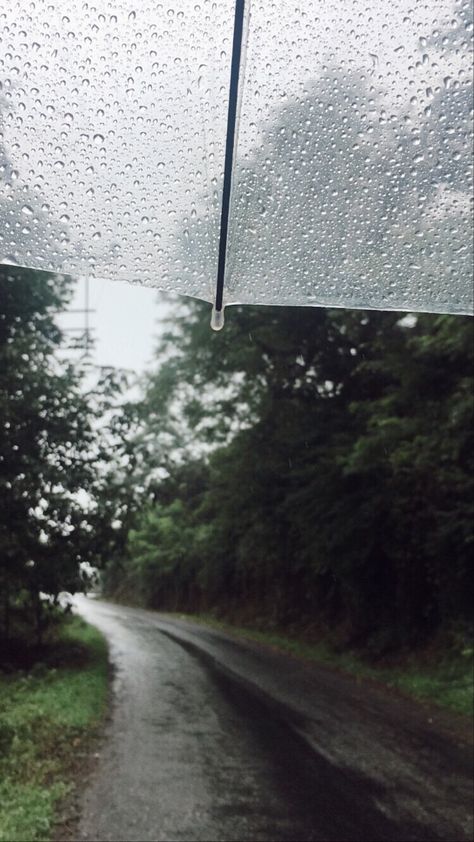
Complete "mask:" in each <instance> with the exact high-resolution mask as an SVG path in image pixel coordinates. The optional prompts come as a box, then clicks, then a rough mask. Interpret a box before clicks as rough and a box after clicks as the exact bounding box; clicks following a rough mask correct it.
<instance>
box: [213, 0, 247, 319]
mask: <svg viewBox="0 0 474 842" xmlns="http://www.w3.org/2000/svg"><path fill="white" fill-rule="evenodd" d="M244 11H245V0H235V17H234V39H233V44H232V61H231V68H230V87H229V107H228V110H227V136H226V143H225V163H224V186H223V190H222V209H221V227H220V235H219V262H218V266H217V284H216V300H215V306H214V309H215V311H216V312H218V313H219V312H221V310H222V304H223V297H224V274H225V262H226V252H227V236H228V229H229V211H230V193H231V187H232V165H233V160H234V147H235V123H236V118H237V102H238V94H239V76H240V57H241V53H242V35H243V28H244Z"/></svg>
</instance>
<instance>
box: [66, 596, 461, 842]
mask: <svg viewBox="0 0 474 842" xmlns="http://www.w3.org/2000/svg"><path fill="white" fill-rule="evenodd" d="M76 610H77V611H78V612H79V613H80V614H81V615H82V616H83V617H84V618H85V619H87V620H88V621H89V622H92V623H94V624H95V625H96V626H97V627H98V628H99V629H101V630H102V631H103V632H104V634H105V635H106V637H107V639H108V641H109V645H110V655H111V660H112V664H113V667H114V686H113V693H114V701H113V706H112V708H113V709H112V715H111V718H110V722H109V724H108V726H107V729H106V734H105V737H104V741H103V745H102V748H101V750H100V759H99V760H98V762H97V767H96V769H95V771H94V772H93V775H92V778H91V781H90V783H89V785H88V787H87V789H86V792H85V794H84V798H83V803H82V810H81V820H80V825H79V835H78V838H79V839H81V840H97V842H99V840H117V841H118V840H127V842H134V840H137V841H138V840H140V842H147V840H153V842H155V841H156V842H159V841H160V840H165V841H166V842H172V840H189V842H192V840H272V841H273V840H275V842H276V841H277V840H301V842H303V840H322V841H323V840H324V841H325V842H332V840H334V842H336V840H337V842H344V840H347V842H356V840H366V841H367V842H370V840H373V842H384V840H400V842H409V840H420V842H440V840H443V842H457V840H460V842H461V840H471V839H472V815H471V812H472V811H471V805H472V753H471V750H470V748H469V746H468V745H467V744H466V742H465V741H464V739H463V737H462V735H461V734H460V731H459V729H457V727H456V726H453V720H452V719H451V718H450V717H449V716H445V715H443V714H441V713H439V714H435V715H433V713H432V712H429V711H428V710H427V709H425V708H423V707H422V706H420V705H417V704H416V703H414V702H411V701H409V700H407V699H405V698H403V697H401V696H397V695H393V694H389V693H387V692H386V691H384V690H383V689H382V688H378V687H376V686H373V685H371V684H370V683H366V682H363V683H360V682H357V680H356V679H353V678H351V677H347V676H345V675H343V674H341V673H338V672H337V671H335V670H331V669H329V668H325V667H321V666H319V665H316V664H310V663H307V662H302V661H300V660H298V659H296V658H292V657H290V656H287V655H282V654H280V653H277V652H275V651H273V650H272V649H270V648H269V647H265V646H262V645H260V644H256V643H250V642H247V641H242V640H238V639H236V638H234V637H232V636H229V635H226V634H223V633H221V632H220V631H215V630H214V629H210V628H208V627H205V626H201V625H197V624H194V623H191V622H188V621H186V620H179V619H176V618H172V617H169V616H167V615H166V614H158V613H155V612H150V611H145V610H142V609H136V608H128V607H123V606H118V605H113V604H111V603H106V602H102V601H98V600H94V599H88V598H85V597H79V598H76Z"/></svg>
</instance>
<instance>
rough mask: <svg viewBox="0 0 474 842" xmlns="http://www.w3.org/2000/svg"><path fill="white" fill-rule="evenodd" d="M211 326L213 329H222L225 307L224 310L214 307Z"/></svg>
mask: <svg viewBox="0 0 474 842" xmlns="http://www.w3.org/2000/svg"><path fill="white" fill-rule="evenodd" d="M211 327H212V329H213V330H222V328H223V327H224V308H222V310H216V308H215V307H213V308H212V316H211Z"/></svg>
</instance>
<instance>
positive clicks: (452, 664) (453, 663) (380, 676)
mask: <svg viewBox="0 0 474 842" xmlns="http://www.w3.org/2000/svg"><path fill="white" fill-rule="evenodd" d="M176 616H179V617H181V618H182V619H188V620H192V621H193V622H198V623H202V624H205V625H208V626H212V627H214V628H217V629H221V630H222V631H225V632H228V633H230V634H233V635H236V636H237V637H241V638H244V639H248V640H254V641H257V642H260V643H264V644H266V645H267V646H271V647H273V648H274V649H277V650H279V651H282V652H288V653H290V654H292V655H294V656H295V657H298V658H302V659H304V660H309V661H317V662H318V663H321V664H324V665H327V666H331V667H334V668H336V669H341V670H344V671H346V672H348V673H351V674H352V675H356V676H358V677H360V678H361V679H362V678H370V679H373V680H375V681H377V682H380V683H382V684H385V685H387V686H389V687H393V688H396V689H398V690H401V691H402V692H404V693H406V694H408V695H410V696H413V697H414V698H416V699H419V700H425V701H429V702H434V703H435V704H437V705H439V706H440V707H444V708H448V709H450V710H454V711H456V712H457V713H460V714H463V715H466V716H469V717H472V713H473V698H474V670H473V650H472V649H467V648H464V649H463V648H458V649H456V648H454V647H447V646H446V645H444V646H442V645H439V646H435V645H433V646H431V647H430V648H427V649H425V650H419V651H417V652H411V653H406V654H402V655H399V656H398V657H397V658H396V659H391V660H388V659H385V660H384V661H380V662H378V663H374V662H373V660H372V661H371V662H369V660H368V659H364V656H363V654H362V653H356V652H351V651H349V652H339V651H336V650H335V649H334V648H333V647H332V646H331V645H330V644H329V643H327V642H326V641H324V640H322V641H319V642H312V641H309V640H306V639H305V638H303V637H300V636H296V635H295V636H288V635H284V634H282V633H277V632H273V631H262V630H259V629H255V628H247V627H240V626H234V625H232V624H231V623H228V622H224V621H222V620H218V619H216V618H215V617H213V616H212V615H208V614H178V615H176Z"/></svg>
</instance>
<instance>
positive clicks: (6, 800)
mask: <svg viewBox="0 0 474 842" xmlns="http://www.w3.org/2000/svg"><path fill="white" fill-rule="evenodd" d="M42 657H43V660H42V662H41V663H36V664H35V666H34V667H33V668H32V669H31V670H29V671H28V672H26V671H21V672H16V673H13V674H9V675H2V674H1V673H0V842H37V840H49V839H50V838H51V834H52V832H53V826H54V821H55V818H56V817H57V810H58V807H59V806H60V804H61V801H62V799H64V798H65V796H67V795H69V794H70V793H71V791H72V790H73V788H74V783H73V780H72V778H73V773H74V760H75V758H77V756H78V755H80V753H81V750H84V748H87V741H88V740H90V738H91V735H93V734H94V733H96V731H97V727H98V725H99V724H100V723H101V722H102V720H103V717H104V715H105V711H106V705H107V690H108V657H107V646H106V643H105V640H104V638H103V637H102V635H101V634H100V633H99V632H98V631H97V630H96V629H95V628H93V627H92V626H89V625H87V624H86V623H84V621H83V620H81V619H80V618H78V617H73V618H71V619H68V621H67V622H66V623H65V624H64V626H63V627H62V628H61V631H60V633H59V636H58V640H57V641H56V642H55V644H54V646H51V647H50V648H49V649H48V650H45V653H44V654H43V656H42Z"/></svg>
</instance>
